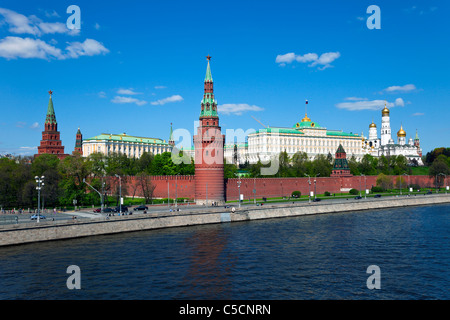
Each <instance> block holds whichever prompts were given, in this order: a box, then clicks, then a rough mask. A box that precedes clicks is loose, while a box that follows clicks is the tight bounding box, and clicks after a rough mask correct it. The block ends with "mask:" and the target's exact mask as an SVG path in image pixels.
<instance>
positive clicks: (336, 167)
mask: <svg viewBox="0 0 450 320" xmlns="http://www.w3.org/2000/svg"><path fill="white" fill-rule="evenodd" d="M352 176H353V175H352V174H351V173H350V167H349V166H348V161H347V153H346V152H345V150H344V147H343V146H342V144H340V145H339V147H338V149H337V150H336V156H335V158H334V164H333V171H332V172H331V177H352Z"/></svg>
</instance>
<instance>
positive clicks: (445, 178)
mask: <svg viewBox="0 0 450 320" xmlns="http://www.w3.org/2000/svg"><path fill="white" fill-rule="evenodd" d="M441 174H442V175H443V176H444V185H445V180H447V175H446V174H445V173H442V172H440V173H438V174H437V175H436V176H440V175H441ZM444 187H445V186H444ZM445 194H447V188H446V189H445Z"/></svg>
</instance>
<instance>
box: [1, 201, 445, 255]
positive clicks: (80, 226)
mask: <svg viewBox="0 0 450 320" xmlns="http://www.w3.org/2000/svg"><path fill="white" fill-rule="evenodd" d="M448 203H450V194H449V195H426V196H424V195H423V196H416V197H402V198H390V199H389V198H387V199H373V200H366V201H351V202H345V201H342V202H340V203H328V204H327V203H326V202H322V203H295V204H278V205H266V206H262V207H248V208H245V207H243V208H241V209H239V210H236V212H234V213H232V212H231V210H230V209H224V208H205V210H204V211H201V212H200V211H197V212H190V213H189V212H187V213H184V212H176V213H153V214H146V215H131V216H122V217H110V218H109V219H108V220H106V219H105V218H104V217H102V218H101V219H92V220H84V221H81V220H80V221H78V222H76V220H75V221H70V222H61V221H59V222H50V221H48V222H41V223H40V224H39V225H37V224H36V223H33V224H18V225H14V226H2V227H0V246H6V245H17V244H25V243H33V242H39V241H51V240H61V239H71V238H79V237H88V236H95V235H105V234H114V233H121V232H132V231H141V230H152V229H161V228H171V227H184V226H192V225H203V224H213V223H229V222H239V221H249V220H258V219H272V218H283V217H295V216H301V215H312V214H323V213H336V212H348V211H362V210H375V209H386V208H396V207H408V206H423V205H438V204H448Z"/></svg>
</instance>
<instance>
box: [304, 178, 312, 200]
mask: <svg viewBox="0 0 450 320" xmlns="http://www.w3.org/2000/svg"><path fill="white" fill-rule="evenodd" d="M305 177H308V186H309V188H308V202H309V203H311V177H310V176H309V175H307V174H306V173H305Z"/></svg>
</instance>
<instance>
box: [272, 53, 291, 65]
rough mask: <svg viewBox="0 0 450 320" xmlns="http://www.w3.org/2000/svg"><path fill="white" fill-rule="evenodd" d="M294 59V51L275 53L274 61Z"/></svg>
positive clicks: (283, 61) (285, 61) (282, 61)
mask: <svg viewBox="0 0 450 320" xmlns="http://www.w3.org/2000/svg"><path fill="white" fill-rule="evenodd" d="M294 60H295V53H293V52H291V53H286V54H282V55H277V58H276V59H275V62H276V63H291V62H292V61H294Z"/></svg>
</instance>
